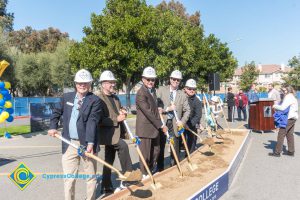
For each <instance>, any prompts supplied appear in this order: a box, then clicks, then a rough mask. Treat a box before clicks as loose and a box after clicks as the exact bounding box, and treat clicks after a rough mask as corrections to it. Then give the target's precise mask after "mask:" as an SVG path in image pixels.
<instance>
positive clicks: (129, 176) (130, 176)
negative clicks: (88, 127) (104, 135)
mask: <svg viewBox="0 0 300 200" xmlns="http://www.w3.org/2000/svg"><path fill="white" fill-rule="evenodd" d="M55 137H56V138H58V139H60V140H62V141H63V142H65V143H67V144H69V145H70V146H72V147H73V148H75V149H77V150H80V149H81V148H80V147H79V146H78V145H76V144H74V143H72V142H71V141H69V140H67V139H66V138H63V137H62V136H61V135H59V134H55ZM82 153H84V155H85V156H87V157H89V158H92V159H94V160H96V161H98V162H100V163H101V164H103V165H105V166H106V167H108V168H110V169H111V170H113V171H114V172H116V173H117V174H118V177H119V180H121V181H132V182H135V181H141V180H142V173H141V172H140V171H139V170H136V171H132V172H126V173H125V174H124V175H123V174H122V173H121V172H120V171H119V170H117V169H116V168H114V167H113V166H112V165H110V164H108V163H107V162H105V161H104V160H102V159H101V158H99V157H97V156H95V155H94V154H92V153H88V152H86V151H83V152H82Z"/></svg>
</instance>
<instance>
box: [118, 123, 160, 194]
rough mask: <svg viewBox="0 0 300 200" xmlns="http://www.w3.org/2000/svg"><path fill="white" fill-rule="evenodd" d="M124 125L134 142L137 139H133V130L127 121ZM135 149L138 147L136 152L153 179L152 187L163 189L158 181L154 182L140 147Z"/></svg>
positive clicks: (152, 179)
mask: <svg viewBox="0 0 300 200" xmlns="http://www.w3.org/2000/svg"><path fill="white" fill-rule="evenodd" d="M123 123H124V125H125V127H126V129H127V132H128V134H129V136H130V138H131V139H132V140H133V139H135V137H133V134H132V132H131V130H130V128H129V126H128V124H127V122H126V120H124V121H123ZM135 147H136V150H137V152H138V154H139V156H140V158H141V161H142V163H143V164H144V167H145V169H146V171H147V173H148V175H149V176H150V179H151V182H152V184H151V187H152V188H153V189H154V190H156V189H159V188H161V187H162V184H161V183H158V182H156V181H155V180H154V178H153V175H152V173H151V171H150V169H149V166H148V164H147V162H146V160H145V158H144V156H143V154H142V152H141V149H140V147H139V145H138V144H136V145H135Z"/></svg>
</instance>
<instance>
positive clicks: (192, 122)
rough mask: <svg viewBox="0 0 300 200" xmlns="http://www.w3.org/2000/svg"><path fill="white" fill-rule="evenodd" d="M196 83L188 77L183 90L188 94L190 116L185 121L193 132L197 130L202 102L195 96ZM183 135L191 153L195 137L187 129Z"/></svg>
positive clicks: (193, 149)
mask: <svg viewBox="0 0 300 200" xmlns="http://www.w3.org/2000/svg"><path fill="white" fill-rule="evenodd" d="M196 90H197V83H196V81H195V80H194V79H189V80H187V81H186V83H185V87H184V91H185V93H186V95H187V96H188V102H189V106H190V110H191V113H190V116H189V119H188V121H187V123H186V126H187V127H188V128H189V129H191V130H192V131H194V132H197V127H198V126H199V124H200V120H201V116H202V104H201V102H200V99H199V98H198V97H197V96H196V93H197V92H196ZM184 134H185V137H186V139H187V145H188V149H189V152H190V153H192V152H193V151H195V149H196V141H197V137H196V136H195V135H194V134H192V133H191V132H190V131H189V130H185V131H184Z"/></svg>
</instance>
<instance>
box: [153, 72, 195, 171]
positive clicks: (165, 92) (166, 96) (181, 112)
mask: <svg viewBox="0 0 300 200" xmlns="http://www.w3.org/2000/svg"><path fill="white" fill-rule="evenodd" d="M181 80H182V74H181V72H180V71H178V70H175V71H173V72H172V73H171V76H170V85H167V86H161V87H159V89H158V91H157V100H158V107H159V109H160V112H162V114H163V115H164V120H165V121H166V125H167V127H168V129H169V133H170V135H171V136H174V147H175V150H176V154H177V156H178V157H179V138H180V135H178V127H180V126H185V124H186V122H187V121H188V119H189V115H190V106H189V103H188V99H187V96H186V94H185V93H184V92H183V91H181V90H179V89H178V87H179V84H180V82H181ZM174 111H176V112H177V116H178V118H179V121H176V119H175V115H174ZM165 145H166V136H165V135H163V134H161V138H160V154H159V159H158V163H157V168H158V171H162V170H163V169H164V149H165ZM179 159H180V158H179ZM171 165H172V166H173V165H175V161H174V156H173V155H171Z"/></svg>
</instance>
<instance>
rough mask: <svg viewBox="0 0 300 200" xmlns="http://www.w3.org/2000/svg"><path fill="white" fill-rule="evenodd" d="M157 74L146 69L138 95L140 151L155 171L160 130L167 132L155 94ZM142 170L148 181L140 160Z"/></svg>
mask: <svg viewBox="0 0 300 200" xmlns="http://www.w3.org/2000/svg"><path fill="white" fill-rule="evenodd" d="M155 79H156V72H155V70H154V69H153V68H152V67H146V68H145V69H144V71H143V74H142V82H143V85H142V87H141V88H140V89H139V90H138V92H137V94H136V110H137V117H136V135H137V136H138V137H140V138H141V144H140V149H141V152H142V154H143V156H144V158H145V160H146V162H147V164H148V166H149V169H150V170H153V168H154V165H155V164H156V162H157V159H158V155H159V151H160V150H159V146H160V144H159V129H162V131H163V132H166V131H167V127H166V126H163V124H162V122H161V120H160V117H159V112H158V108H157V98H156V93H155V88H154V84H155ZM140 168H141V171H142V173H143V179H146V178H147V177H148V176H147V171H146V169H145V167H144V165H143V162H141V160H140Z"/></svg>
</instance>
